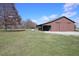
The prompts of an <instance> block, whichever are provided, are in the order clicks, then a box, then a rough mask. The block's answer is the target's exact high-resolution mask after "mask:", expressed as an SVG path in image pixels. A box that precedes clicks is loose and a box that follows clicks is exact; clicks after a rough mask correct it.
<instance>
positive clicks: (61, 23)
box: [37, 16, 76, 31]
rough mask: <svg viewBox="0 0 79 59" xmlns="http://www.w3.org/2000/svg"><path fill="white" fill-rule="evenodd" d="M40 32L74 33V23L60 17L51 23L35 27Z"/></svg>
mask: <svg viewBox="0 0 79 59" xmlns="http://www.w3.org/2000/svg"><path fill="white" fill-rule="evenodd" d="M37 28H38V29H39V30H41V31H75V29H76V26H75V22H74V21H72V20H70V19H69V18H67V17H65V16H62V17H60V18H58V19H55V20H53V21H50V22H47V23H44V24H40V25H37Z"/></svg>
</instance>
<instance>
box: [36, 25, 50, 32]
mask: <svg viewBox="0 0 79 59" xmlns="http://www.w3.org/2000/svg"><path fill="white" fill-rule="evenodd" d="M37 27H38V29H39V30H41V31H49V30H50V29H51V25H39V26H37Z"/></svg>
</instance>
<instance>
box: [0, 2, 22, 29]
mask: <svg viewBox="0 0 79 59" xmlns="http://www.w3.org/2000/svg"><path fill="white" fill-rule="evenodd" d="M20 21H21V18H20V16H19V15H18V12H17V10H16V8H15V5H14V4H13V3H0V28H8V29H15V28H18V27H19V25H20Z"/></svg>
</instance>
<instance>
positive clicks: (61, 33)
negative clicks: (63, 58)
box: [44, 31, 79, 36]
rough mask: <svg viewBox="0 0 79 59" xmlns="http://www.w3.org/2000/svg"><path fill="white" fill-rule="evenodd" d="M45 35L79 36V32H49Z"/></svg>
mask: <svg viewBox="0 0 79 59" xmlns="http://www.w3.org/2000/svg"><path fill="white" fill-rule="evenodd" d="M44 33H50V34H60V35H74V36H79V32H49V31H45V32H44Z"/></svg>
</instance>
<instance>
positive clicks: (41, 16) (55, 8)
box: [15, 3, 79, 26]
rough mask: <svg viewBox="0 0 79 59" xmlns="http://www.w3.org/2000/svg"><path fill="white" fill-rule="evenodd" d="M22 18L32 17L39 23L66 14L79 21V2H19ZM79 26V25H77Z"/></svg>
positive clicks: (17, 6) (17, 5) (19, 11)
mask: <svg viewBox="0 0 79 59" xmlns="http://www.w3.org/2000/svg"><path fill="white" fill-rule="evenodd" d="M15 6H16V8H17V10H18V13H19V15H20V16H21V18H22V20H27V19H31V20H32V21H34V22H36V23H37V24H41V23H44V22H48V21H50V20H53V19H55V18H58V17H61V16H66V17H68V18H70V19H71V20H73V21H75V22H76V24H78V23H79V4H75V3H17V4H15ZM77 26H79V25H77Z"/></svg>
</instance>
